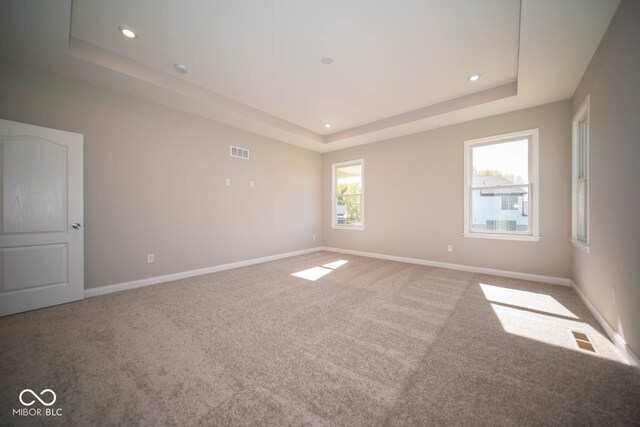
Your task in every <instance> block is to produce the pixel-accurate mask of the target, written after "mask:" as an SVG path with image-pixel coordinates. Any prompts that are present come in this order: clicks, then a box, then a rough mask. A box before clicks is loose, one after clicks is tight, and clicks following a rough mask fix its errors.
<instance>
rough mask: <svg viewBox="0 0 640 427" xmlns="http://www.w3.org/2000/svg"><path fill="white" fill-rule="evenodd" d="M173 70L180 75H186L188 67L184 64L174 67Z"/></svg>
mask: <svg viewBox="0 0 640 427" xmlns="http://www.w3.org/2000/svg"><path fill="white" fill-rule="evenodd" d="M174 68H175V69H176V71H177V72H179V73H180V74H187V73H188V72H189V67H187V66H186V65H184V64H176V65H174Z"/></svg>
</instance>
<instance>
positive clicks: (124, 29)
mask: <svg viewBox="0 0 640 427" xmlns="http://www.w3.org/2000/svg"><path fill="white" fill-rule="evenodd" d="M118 29H119V30H120V32H121V33H122V35H123V36H125V37H127V38H129V39H135V38H136V37H138V33H136V31H135V30H134V29H133V28H131V27H129V26H128V25H121V26H119V27H118Z"/></svg>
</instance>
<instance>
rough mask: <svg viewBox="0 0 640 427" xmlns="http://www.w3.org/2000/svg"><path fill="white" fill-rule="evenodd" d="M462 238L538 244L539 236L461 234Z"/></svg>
mask: <svg viewBox="0 0 640 427" xmlns="http://www.w3.org/2000/svg"><path fill="white" fill-rule="evenodd" d="M463 236H464V237H473V238H476V239H494V240H515V241H520V242H539V241H540V238H541V237H540V236H527V235H518V234H492V233H469V232H467V233H463Z"/></svg>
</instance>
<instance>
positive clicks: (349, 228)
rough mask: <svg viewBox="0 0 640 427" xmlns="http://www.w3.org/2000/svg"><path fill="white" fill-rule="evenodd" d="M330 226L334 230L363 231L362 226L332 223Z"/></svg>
mask: <svg viewBox="0 0 640 427" xmlns="http://www.w3.org/2000/svg"><path fill="white" fill-rule="evenodd" d="M331 228H333V229H334V230H349V231H364V226H354V227H350V226H348V225H332V226H331Z"/></svg>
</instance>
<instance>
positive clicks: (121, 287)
mask: <svg viewBox="0 0 640 427" xmlns="http://www.w3.org/2000/svg"><path fill="white" fill-rule="evenodd" d="M320 250H322V248H321V247H316V248H310V249H303V250H300V251H293V252H285V253H282V254H277V255H270V256H266V257H262V258H254V259H248V260H244V261H237V262H231V263H228V264H220V265H215V266H213V267H205V268H200V269H197V270H190V271H182V272H180V273H173V274H167V275H164V276H156V277H149V278H146V279H140V280H133V281H131V282H124V283H116V284H113V285H106V286H99V287H97V288H89V289H85V290H84V296H85V298H89V297H95V296H98V295H105V294H110V293H112V292H120V291H126V290H128V289H135V288H141V287H143V286H149V285H156V284H158V283H164V282H171V281H173V280H179V279H185V278H187V277H193V276H200V275H202V274H209V273H216V272H218V271H224V270H231V269H232V268H238V267H246V266H248V265H254V264H260V263H263V262H268V261H275V260H278V259H283V258H289V257H292V256H296V255H304V254H308V253H311V252H317V251H320Z"/></svg>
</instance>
